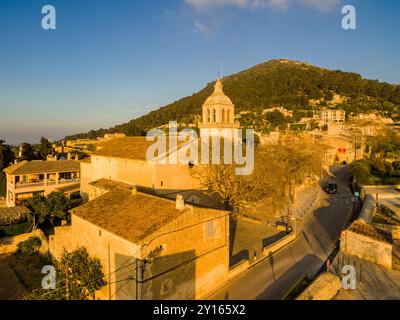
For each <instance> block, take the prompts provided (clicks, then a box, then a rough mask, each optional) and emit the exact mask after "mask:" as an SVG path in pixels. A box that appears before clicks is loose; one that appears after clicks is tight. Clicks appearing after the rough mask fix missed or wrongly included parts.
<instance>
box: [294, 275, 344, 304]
mask: <svg viewBox="0 0 400 320" xmlns="http://www.w3.org/2000/svg"><path fill="white" fill-rule="evenodd" d="M341 288H342V283H341V281H340V279H339V277H338V276H336V275H334V274H332V273H328V272H326V273H323V274H321V275H320V276H318V277H317V279H315V281H313V283H311V284H310V285H309V286H308V287H307V288H306V289H305V290H304V291H303V292H302V293H301V294H300V295H299V296H298V297H297V299H296V300H332V299H333V298H334V297H335V296H336V295H337V294H338V292H339V291H340V289H341Z"/></svg>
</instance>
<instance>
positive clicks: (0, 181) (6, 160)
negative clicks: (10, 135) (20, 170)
mask: <svg viewBox="0 0 400 320" xmlns="http://www.w3.org/2000/svg"><path fill="white" fill-rule="evenodd" d="M14 159H15V155H14V153H13V152H12V149H11V147H10V146H9V145H7V144H5V141H4V140H1V139H0V197H4V196H5V195H6V192H7V187H6V175H5V174H4V173H3V170H4V169H5V168H7V167H8V166H9V165H10V164H11V163H12V162H13V161H14Z"/></svg>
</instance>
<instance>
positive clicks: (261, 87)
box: [67, 59, 400, 139]
mask: <svg viewBox="0 0 400 320" xmlns="http://www.w3.org/2000/svg"><path fill="white" fill-rule="evenodd" d="M223 84H224V91H225V93H226V94H227V95H228V96H229V97H230V98H231V99H232V101H233V103H234V104H235V106H236V112H240V111H245V110H246V111H247V110H252V111H258V112H259V111H261V110H262V109H265V108H268V107H271V106H275V105H283V106H284V107H286V108H289V109H302V108H310V104H311V101H310V100H320V102H319V105H317V106H315V103H314V107H317V108H318V107H320V106H323V105H326V101H330V100H331V99H332V97H333V96H334V95H336V94H338V95H340V96H342V97H345V99H344V101H341V103H340V105H338V107H340V108H343V109H345V110H346V111H348V113H359V112H366V111H371V110H378V111H381V112H386V113H387V114H388V115H389V116H392V117H398V114H399V112H400V107H399V106H400V86H399V85H392V84H388V83H382V82H379V81H376V80H365V79H363V78H362V77H361V76H360V75H359V74H356V73H349V72H342V71H338V70H335V71H332V70H327V69H323V68H318V67H315V66H312V65H309V64H306V63H302V62H297V61H289V60H284V59H281V60H271V61H268V62H265V63H262V64H259V65H256V66H254V67H252V68H250V69H247V70H245V71H242V72H239V73H237V74H233V75H231V76H228V77H225V78H224V79H223ZM212 91H213V83H209V84H208V85H207V86H206V87H205V88H204V89H202V90H201V91H199V92H197V93H195V94H193V95H192V96H189V97H185V98H182V99H180V100H179V101H176V102H174V103H171V104H169V105H167V106H165V107H162V108H160V109H158V110H155V111H152V112H150V113H149V114H147V115H145V116H142V117H140V118H137V119H134V120H131V121H130V122H128V123H125V124H121V125H117V126H115V127H113V128H110V129H100V130H97V131H93V130H92V131H90V132H88V133H83V134H77V135H74V136H70V137H67V139H77V138H95V137H97V136H103V135H104V134H105V133H109V132H111V133H112V132H124V133H126V134H127V135H143V134H145V132H146V131H147V130H148V129H150V128H154V127H158V126H160V125H164V124H166V123H168V121H171V120H176V121H178V122H182V123H190V122H192V121H194V118H195V115H200V114H201V106H202V104H203V103H204V101H205V99H206V98H207V97H208V96H209V95H210V94H211V93H212Z"/></svg>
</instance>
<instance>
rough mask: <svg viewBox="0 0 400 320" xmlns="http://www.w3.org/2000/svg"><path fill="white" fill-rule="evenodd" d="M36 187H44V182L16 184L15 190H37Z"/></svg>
mask: <svg viewBox="0 0 400 320" xmlns="http://www.w3.org/2000/svg"><path fill="white" fill-rule="evenodd" d="M38 187H44V181H43V182H32V183H18V184H17V185H16V188H17V189H23V188H38Z"/></svg>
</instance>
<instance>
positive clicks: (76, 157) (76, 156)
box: [75, 152, 79, 161]
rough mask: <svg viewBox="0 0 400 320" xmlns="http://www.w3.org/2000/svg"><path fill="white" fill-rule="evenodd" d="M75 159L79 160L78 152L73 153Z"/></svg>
mask: <svg viewBox="0 0 400 320" xmlns="http://www.w3.org/2000/svg"><path fill="white" fill-rule="evenodd" d="M75 161H79V156H78V152H77V153H76V154H75Z"/></svg>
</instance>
